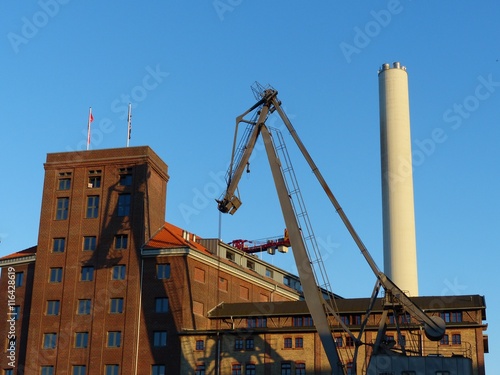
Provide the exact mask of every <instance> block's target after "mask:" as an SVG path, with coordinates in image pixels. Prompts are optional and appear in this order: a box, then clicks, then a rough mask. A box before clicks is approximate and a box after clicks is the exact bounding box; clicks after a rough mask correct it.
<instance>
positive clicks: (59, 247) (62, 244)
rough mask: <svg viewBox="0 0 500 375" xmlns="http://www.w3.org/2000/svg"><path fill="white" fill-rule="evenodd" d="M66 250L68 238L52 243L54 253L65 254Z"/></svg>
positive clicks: (56, 239)
mask: <svg viewBox="0 0 500 375" xmlns="http://www.w3.org/2000/svg"><path fill="white" fill-rule="evenodd" d="M65 248H66V238H54V239H53V241H52V252H53V253H64V249H65Z"/></svg>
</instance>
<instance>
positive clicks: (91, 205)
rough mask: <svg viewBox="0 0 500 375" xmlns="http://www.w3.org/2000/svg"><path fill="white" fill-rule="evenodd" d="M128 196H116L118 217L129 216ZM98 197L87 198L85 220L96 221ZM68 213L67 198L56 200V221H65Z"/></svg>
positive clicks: (129, 201) (129, 204) (129, 202)
mask: <svg viewBox="0 0 500 375" xmlns="http://www.w3.org/2000/svg"><path fill="white" fill-rule="evenodd" d="M130 197H131V196H130V194H128V193H126V194H118V205H117V208H116V213H117V215H118V216H129V215H130V206H131V198H130ZM99 201H100V196H99V195H89V196H87V206H86V209H85V218H87V219H96V218H97V217H99ZM68 213H69V197H59V198H57V199H56V217H55V219H56V220H66V219H67V218H68Z"/></svg>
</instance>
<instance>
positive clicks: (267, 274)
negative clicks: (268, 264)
mask: <svg viewBox="0 0 500 375" xmlns="http://www.w3.org/2000/svg"><path fill="white" fill-rule="evenodd" d="M266 276H267V277H270V278H272V277H273V270H270V269H269V268H266Z"/></svg>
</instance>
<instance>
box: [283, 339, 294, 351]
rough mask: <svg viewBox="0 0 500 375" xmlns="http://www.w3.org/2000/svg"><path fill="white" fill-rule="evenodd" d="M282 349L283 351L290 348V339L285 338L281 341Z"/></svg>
mask: <svg viewBox="0 0 500 375" xmlns="http://www.w3.org/2000/svg"><path fill="white" fill-rule="evenodd" d="M283 347H284V348H285V349H291V348H292V338H291V337H285V339H284V340H283Z"/></svg>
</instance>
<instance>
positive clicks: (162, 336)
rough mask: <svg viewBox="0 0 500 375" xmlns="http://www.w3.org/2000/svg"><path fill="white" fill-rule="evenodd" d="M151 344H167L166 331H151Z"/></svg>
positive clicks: (160, 345) (157, 345)
mask: <svg viewBox="0 0 500 375" xmlns="http://www.w3.org/2000/svg"><path fill="white" fill-rule="evenodd" d="M153 346H156V347H162V346H167V331H156V332H154V333H153Z"/></svg>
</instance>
